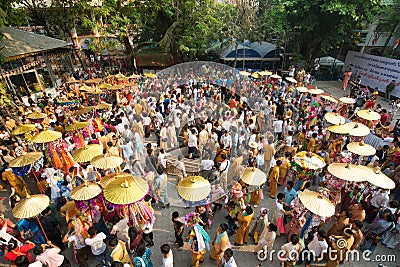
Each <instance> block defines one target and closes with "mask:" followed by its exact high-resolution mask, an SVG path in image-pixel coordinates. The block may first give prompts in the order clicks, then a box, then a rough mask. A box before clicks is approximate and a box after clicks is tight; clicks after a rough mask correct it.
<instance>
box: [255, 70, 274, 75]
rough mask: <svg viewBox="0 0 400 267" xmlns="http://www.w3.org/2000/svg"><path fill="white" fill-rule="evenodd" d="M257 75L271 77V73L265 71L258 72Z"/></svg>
mask: <svg viewBox="0 0 400 267" xmlns="http://www.w3.org/2000/svg"><path fill="white" fill-rule="evenodd" d="M258 74H260V75H262V76H268V75H271V74H272V72H270V71H267V70H263V71H260V72H258Z"/></svg>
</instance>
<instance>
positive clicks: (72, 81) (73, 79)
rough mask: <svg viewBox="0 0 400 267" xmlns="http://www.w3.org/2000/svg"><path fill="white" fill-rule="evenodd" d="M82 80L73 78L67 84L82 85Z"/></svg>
mask: <svg viewBox="0 0 400 267" xmlns="http://www.w3.org/2000/svg"><path fill="white" fill-rule="evenodd" d="M80 82H81V81H80V80H77V79H75V78H74V77H71V79H70V80H69V81H67V82H66V84H71V83H80Z"/></svg>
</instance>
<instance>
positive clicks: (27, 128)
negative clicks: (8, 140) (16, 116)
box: [12, 124, 36, 135]
mask: <svg viewBox="0 0 400 267" xmlns="http://www.w3.org/2000/svg"><path fill="white" fill-rule="evenodd" d="M35 128H36V127H35V125H33V124H22V125H19V126H17V127H15V129H14V130H13V131H12V134H13V135H19V134H24V133H27V132H31V131H33V130H35Z"/></svg>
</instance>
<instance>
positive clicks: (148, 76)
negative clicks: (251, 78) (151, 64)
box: [144, 72, 250, 79]
mask: <svg viewBox="0 0 400 267" xmlns="http://www.w3.org/2000/svg"><path fill="white" fill-rule="evenodd" d="M249 75H250V74H249ZM144 77H146V78H150V79H155V78H157V74H154V73H151V72H148V73H145V74H144Z"/></svg>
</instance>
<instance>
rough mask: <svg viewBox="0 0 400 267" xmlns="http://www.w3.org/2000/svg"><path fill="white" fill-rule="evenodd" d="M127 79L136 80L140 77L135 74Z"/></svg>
mask: <svg viewBox="0 0 400 267" xmlns="http://www.w3.org/2000/svg"><path fill="white" fill-rule="evenodd" d="M128 78H129V79H137V78H140V75H137V74H135V73H134V74H132V75H131V76H129V77H128Z"/></svg>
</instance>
